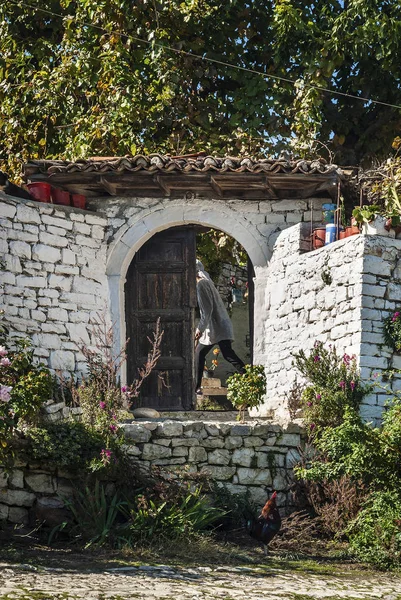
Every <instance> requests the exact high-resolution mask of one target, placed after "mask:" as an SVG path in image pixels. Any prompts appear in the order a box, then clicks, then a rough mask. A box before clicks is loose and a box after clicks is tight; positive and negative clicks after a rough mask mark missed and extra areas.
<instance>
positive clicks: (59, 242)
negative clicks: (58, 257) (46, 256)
mask: <svg viewBox="0 0 401 600" xmlns="http://www.w3.org/2000/svg"><path fill="white" fill-rule="evenodd" d="M63 231H64V230H63ZM39 240H40V242H41V243H42V244H46V245H48V246H55V247H56V248H65V247H66V246H68V239H67V238H66V237H65V236H61V235H52V234H51V233H46V232H45V231H42V232H40V234H39Z"/></svg>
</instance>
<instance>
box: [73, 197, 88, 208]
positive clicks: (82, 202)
mask: <svg viewBox="0 0 401 600" xmlns="http://www.w3.org/2000/svg"><path fill="white" fill-rule="evenodd" d="M71 199H72V205H73V206H75V208H82V209H83V210H85V207H86V196H84V195H83V194H72V195H71Z"/></svg>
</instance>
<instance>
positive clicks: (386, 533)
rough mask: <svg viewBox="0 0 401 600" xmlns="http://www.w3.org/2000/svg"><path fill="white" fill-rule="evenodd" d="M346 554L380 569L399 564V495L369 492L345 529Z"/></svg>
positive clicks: (397, 493)
mask: <svg viewBox="0 0 401 600" xmlns="http://www.w3.org/2000/svg"><path fill="white" fill-rule="evenodd" d="M347 534H348V536H349V542H350V551H351V552H352V553H353V554H354V555H355V556H356V557H357V558H358V560H362V561H365V562H369V563H372V564H375V565H376V566H378V567H380V568H388V567H394V566H399V565H400V564H401V496H400V492H399V491H396V490H392V491H382V492H373V493H372V494H371V495H370V497H369V498H368V500H367V502H366V503H365V504H364V506H363V508H362V510H361V511H360V512H359V514H358V516H357V518H356V519H354V520H353V521H352V522H351V524H350V526H349V527H348V530H347Z"/></svg>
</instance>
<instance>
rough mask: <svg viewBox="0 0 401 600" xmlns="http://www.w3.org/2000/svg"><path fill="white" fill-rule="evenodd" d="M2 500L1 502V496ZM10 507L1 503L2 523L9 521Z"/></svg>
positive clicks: (0, 516) (0, 515)
mask: <svg viewBox="0 0 401 600" xmlns="http://www.w3.org/2000/svg"><path fill="white" fill-rule="evenodd" d="M0 500H1V496H0ZM9 510H10V509H9V507H8V506H7V505H6V504H1V503H0V521H3V520H4V521H7V519H8V511H9Z"/></svg>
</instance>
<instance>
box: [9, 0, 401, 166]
mask: <svg viewBox="0 0 401 600" xmlns="http://www.w3.org/2000/svg"><path fill="white" fill-rule="evenodd" d="M31 7H33V8H31ZM38 9H40V10H38ZM46 11H48V12H46ZM138 39H140V40H144V41H145V42H147V43H143V42H141V41H138ZM167 46H169V47H170V48H172V49H167V48H166V47H167ZM182 51H184V52H189V53H193V54H197V55H198V56H200V57H208V58H211V59H215V60H218V61H222V62H224V63H232V64H234V65H237V66H238V67H244V68H250V69H254V70H257V71H260V72H261V73H263V74H266V75H270V76H275V77H284V78H289V79H291V80H294V81H295V82H296V85H294V84H293V83H288V82H285V81H281V80H278V79H271V78H265V77H263V76H261V75H257V74H254V73H250V72H248V71H246V70H239V69H233V68H231V67H229V66H225V65H222V64H216V63H212V62H207V61H204V60H202V59H201V58H197V57H194V56H188V54H184V53H182ZM400 62H401V5H400V3H399V2H395V1H391V0H381V1H377V0H345V2H344V1H338V0H317V1H316V2H314V3H313V4H311V3H308V2H304V1H303V0H278V1H277V2H275V3H273V2H268V1H266V0H265V1H263V0H256V1H255V2H249V0H225V1H223V0H169V1H168V2H167V1H162V0H136V1H134V2H133V1H132V0H97V1H96V2H92V1H91V0H41V1H40V2H39V0H30V1H27V2H23V1H22V0H3V2H1V5H0V105H1V107H2V110H1V113H0V134H1V135H0V139H1V142H0V144H1V150H0V153H1V158H2V166H3V167H6V168H7V169H8V170H9V171H10V172H11V173H14V174H19V173H20V166H21V162H24V161H26V160H27V159H28V158H33V159H35V158H66V159H77V158H87V157H89V156H93V155H101V156H108V155H125V154H134V153H138V152H144V153H147V152H154V151H160V152H169V153H172V154H181V153H183V152H188V151H197V150H206V151H208V152H214V151H216V152H218V153H228V154H244V153H248V154H249V153H250V154H257V153H261V154H263V153H272V152H276V151H277V150H279V149H280V148H283V147H286V146H291V144H292V145H293V142H294V140H295V143H296V146H297V148H298V150H299V151H300V152H301V153H302V154H303V155H308V154H309V153H310V152H311V151H312V150H314V149H316V147H315V146H313V144H312V145H311V141H312V142H313V141H314V140H316V141H319V140H320V141H321V142H323V143H327V140H328V139H331V142H330V143H331V146H332V148H333V150H334V151H335V152H337V154H336V155H335V160H336V161H337V162H340V163H341V162H342V163H348V164H349V163H353V162H355V161H359V160H360V159H361V157H364V156H372V155H378V156H382V155H383V154H385V153H386V149H387V148H388V147H389V145H390V142H391V140H392V139H393V137H394V132H398V131H399V129H400V125H401V111H400V110H398V109H396V108H390V107H386V106H383V105H379V104H372V103H370V102H362V101H360V100H356V99H353V98H349V97H344V96H335V95H331V94H329V93H327V92H324V91H321V90H319V89H316V88H312V87H310V86H311V85H313V86H318V87H320V88H330V89H333V90H337V91H340V92H342V93H345V94H354V95H357V96H364V97H367V98H372V99H378V100H381V101H383V102H389V103H391V104H396V105H401V90H400V75H399V64H400Z"/></svg>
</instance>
